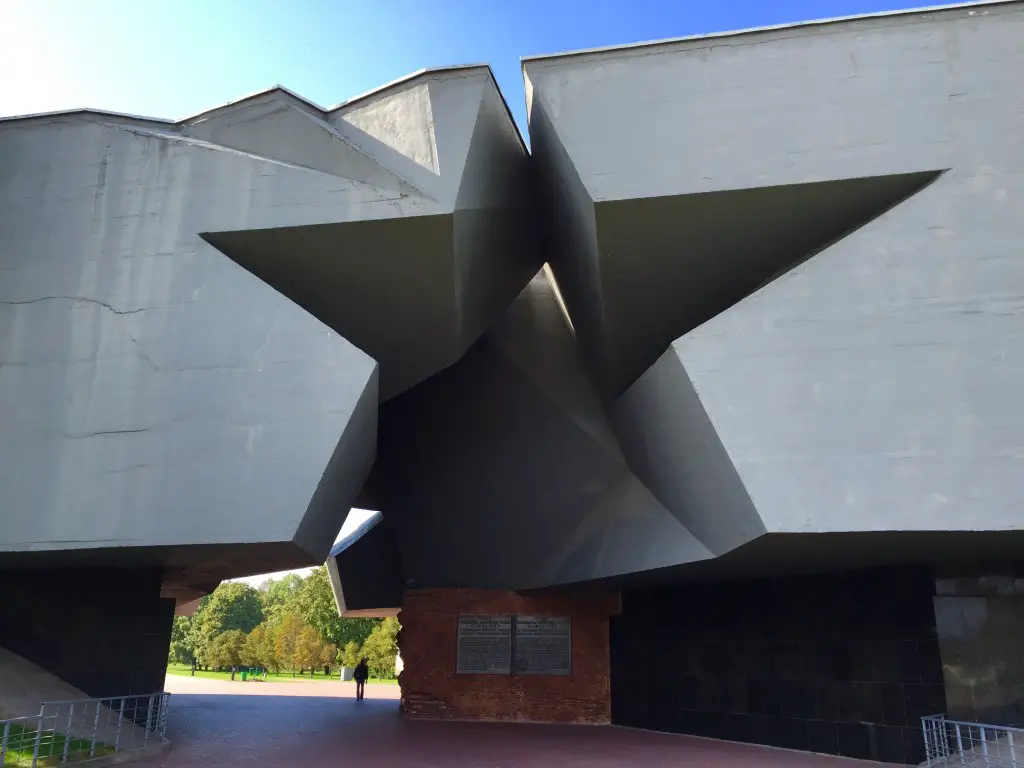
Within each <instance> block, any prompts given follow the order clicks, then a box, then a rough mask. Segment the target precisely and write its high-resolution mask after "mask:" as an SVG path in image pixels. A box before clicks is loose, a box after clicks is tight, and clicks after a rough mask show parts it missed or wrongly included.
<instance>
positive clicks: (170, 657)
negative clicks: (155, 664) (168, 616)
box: [167, 616, 195, 664]
mask: <svg viewBox="0 0 1024 768" xmlns="http://www.w3.org/2000/svg"><path fill="white" fill-rule="evenodd" d="M191 632H192V617H191V616H175V617H174V624H173V625H172V626H171V646H170V648H169V649H168V651H167V663H168V664H191V663H192V660H193V659H194V658H195V649H194V648H193V646H192V641H193V638H192V634H191Z"/></svg>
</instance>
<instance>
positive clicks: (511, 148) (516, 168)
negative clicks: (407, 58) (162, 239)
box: [184, 67, 543, 400]
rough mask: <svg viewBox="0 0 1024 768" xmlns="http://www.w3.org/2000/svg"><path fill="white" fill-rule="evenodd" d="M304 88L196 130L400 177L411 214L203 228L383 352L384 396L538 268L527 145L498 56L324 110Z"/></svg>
mask: <svg viewBox="0 0 1024 768" xmlns="http://www.w3.org/2000/svg"><path fill="white" fill-rule="evenodd" d="M271 96H272V97H273V98H271ZM294 101H295V100H294V99H293V98H292V97H290V96H288V95H287V94H276V95H274V94H271V95H269V96H265V97H259V98H258V99H256V100H251V101H247V102H246V103H245V104H244V105H232V106H229V107H225V108H223V109H222V110H216V111H214V112H213V113H208V114H207V115H205V116H203V117H202V118H201V119H198V120H197V121H195V122H193V123H190V124H189V125H187V126H186V127H185V129H184V130H186V132H188V133H189V134H190V135H193V134H195V135H204V136H206V135H208V136H212V137H216V138H217V140H218V141H222V142H227V141H230V142H232V146H237V147H239V148H244V149H246V150H248V151H260V152H274V156H275V157H281V158H282V159H284V158H287V160H288V161H289V162H298V163H301V164H303V165H305V166H308V167H314V168H320V169H325V170H330V171H331V172H334V173H345V174H348V175H350V176H353V177H354V178H358V179H360V180H361V181H364V182H365V183H369V184H374V185H376V186H377V187H379V188H381V189H385V188H386V189H389V190H395V191H397V192H399V194H400V195H401V196H402V197H403V199H407V200H410V201H412V200H416V201H418V202H417V203H416V206H417V210H416V212H415V215H411V216H410V215H408V214H407V213H406V212H395V215H393V216H390V217H387V218H378V217H373V216H368V217H362V219H363V220H358V219H359V218H360V217H355V218H348V219H339V220H337V222H336V223H333V224H331V225H329V226H322V227H310V226H298V227H278V228H275V229H273V230H270V229H268V228H266V227H255V228H254V227H247V228H245V229H244V230H241V231H225V230H221V231H215V232H207V233H206V234H205V235H204V237H205V238H206V240H207V241H208V242H210V243H212V244H213V245H215V246H216V247H217V248H218V249H220V250H221V251H222V252H224V253H225V254H227V255H228V256H230V257H231V258H232V259H234V260H235V261H237V262H238V263H239V264H241V265H242V266H244V267H245V268H246V269H248V270H249V271H251V272H252V273H253V274H255V275H257V276H258V277H260V278H262V279H263V280H264V281H266V282H267V283H269V284H270V285H272V286H274V287H275V288H277V289H278V290H280V291H281V292H282V293H284V294H285V295H286V296H288V297H289V298H291V299H292V300H294V301H295V302H296V303H297V304H299V305H300V306H302V307H304V308H305V309H307V310H308V311H310V312H311V313H312V314H314V315H315V316H316V317H318V318H320V319H321V320H323V321H324V322H325V323H326V324H327V325H328V326H330V327H331V328H333V329H334V330H335V331H337V332H338V333H339V334H341V335H342V336H344V337H345V338H346V339H348V340H349V341H351V342H352V343H354V344H355V345H356V346H357V347H359V348H360V349H362V350H363V351H365V352H367V353H368V354H369V355H371V356H372V357H373V358H374V359H375V360H377V361H378V363H379V364H380V371H381V373H380V375H381V386H380V392H381V399H382V400H387V399H389V398H391V397H393V396H394V395H396V394H398V393H400V392H403V391H405V390H406V389H408V388H409V387H411V386H413V385H415V384H416V383H418V382H420V381H422V380H424V379H426V378H428V377H430V376H431V375H433V374H435V373H437V371H439V370H441V369H442V368H445V367H446V366H448V365H451V364H452V363H454V362H455V361H456V360H458V359H459V357H461V355H462V354H464V353H465V351H466V350H467V349H468V348H469V346H470V345H471V344H472V343H473V342H474V341H475V340H476V339H477V338H478V337H479V336H480V335H481V334H482V333H483V332H484V331H485V330H486V329H487V327H488V326H489V325H490V324H491V323H492V322H493V321H494V320H495V319H496V318H497V317H498V316H499V315H500V314H501V312H502V311H503V310H504V308H505V307H506V306H507V305H508V303H509V302H510V301H511V300H512V299H513V298H514V297H515V296H516V294H517V293H518V292H519V291H520V290H521V289H522V287H523V286H524V285H525V284H526V283H527V282H528V281H529V279H530V277H531V276H532V275H533V274H534V273H535V272H536V271H537V269H539V268H540V265H541V263H542V261H543V259H542V256H541V253H540V251H539V250H538V248H537V247H536V242H535V239H534V236H533V234H534V233H533V227H532V216H531V213H532V209H531V207H530V199H529V190H528V183H529V178H528V165H527V158H526V152H525V149H524V146H523V144H522V142H521V140H520V137H519V135H518V133H517V131H516V128H515V125H514V123H513V122H512V120H511V118H510V116H509V114H508V111H507V108H506V107H505V105H504V102H503V101H502V97H501V94H500V92H499V91H498V89H497V86H496V85H495V83H494V80H493V77H492V76H491V74H490V71H489V70H488V68H487V67H468V68H460V69H458V70H455V71H442V72H434V73H426V74H423V75H420V76H417V77H414V78H413V79H412V80H410V81H409V82H408V83H405V84H401V85H399V86H397V87H396V88H395V89H392V88H388V89H385V90H384V91H381V92H380V93H376V94H371V95H370V96H367V97H365V98H361V99H358V100H356V101H355V102H354V103H352V104H350V105H345V106H342V107H339V108H337V109H335V110H330V111H328V112H325V113H322V114H320V115H319V116H318V115H317V114H315V111H311V108H310V107H308V106H306V107H305V108H303V106H302V105H301V104H295V103H293V102H294ZM378 102H380V103H379V104H378ZM363 129H365V131H364V130H363ZM427 147H429V148H430V153H429V154H430V160H429V162H428V159H427V156H426V154H425V153H426V148H427ZM403 153H408V154H403ZM426 166H429V167H426ZM349 169H351V170H349Z"/></svg>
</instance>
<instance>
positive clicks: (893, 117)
mask: <svg viewBox="0 0 1024 768" xmlns="http://www.w3.org/2000/svg"><path fill="white" fill-rule="evenodd" d="M1021 61H1024V4H1021V3H1006V4H993V5H987V6H978V7H974V8H961V9H950V10H945V11H935V12H927V13H911V14H906V15H901V16H890V17H882V18H865V19H858V20H850V21H841V22H837V23H834V24H825V25H821V26H813V27H795V28H790V29H782V30H774V31H763V32H753V33H750V34H742V35H734V36H721V37H715V38H710V39H694V40H688V41H682V42H675V43H666V44H662V45H652V46H645V47H639V48H633V49H624V50H610V51H602V52H594V53H585V54H581V55H578V56H575V55H573V56H564V57H552V58H547V59H540V60H530V61H527V62H526V63H525V72H526V76H527V78H528V93H529V97H530V107H531V134H532V136H533V146H534V150H535V153H536V157H537V160H538V163H539V164H540V166H541V168H542V170H543V172H544V174H545V175H546V177H547V178H548V179H549V183H548V185H547V188H548V194H550V195H553V196H554V197H555V199H556V200H557V201H558V204H559V205H560V206H562V209H563V211H566V212H568V214H569V215H563V216H562V217H561V219H560V220H561V221H565V222H567V223H566V225H565V226H563V227H561V228H560V229H557V228H556V232H555V237H557V238H560V239H559V240H558V241H557V242H559V243H562V242H567V243H571V244H573V246H574V248H573V249H568V250H561V251H559V252H558V253H559V258H560V259H561V261H559V260H557V259H556V261H555V264H554V270H555V274H556V276H557V277H558V279H559V281H560V285H561V286H562V287H563V288H564V293H565V296H566V301H567V304H568V306H569V311H570V313H571V315H572V317H573V321H574V323H575V324H576V327H577V329H578V332H579V337H580V341H581V343H584V342H585V340H586V337H587V335H588V334H589V336H590V339H591V342H590V343H591V346H592V347H594V348H598V349H604V348H603V347H602V346H601V345H602V344H604V343H605V339H607V337H608V327H609V326H610V325H611V324H612V323H613V322H614V323H619V324H620V325H622V324H623V323H632V324H633V325H635V323H636V322H638V321H636V320H634V319H632V318H629V317H627V318H625V319H621V318H618V317H617V316H616V315H615V312H616V310H617V308H619V307H621V306H640V304H642V301H641V299H638V297H637V295H633V294H631V293H629V292H630V291H631V290H633V288H634V287H636V286H640V287H645V286H646V287H647V288H645V289H649V287H650V286H651V284H652V282H653V281H654V280H656V279H658V278H661V277H662V276H663V275H664V274H665V273H664V272H659V271H658V270H655V271H654V272H652V273H650V274H647V273H645V272H644V271H643V270H644V269H646V268H649V267H650V265H651V264H653V263H656V262H655V261H654V259H655V258H658V259H660V260H661V263H666V262H667V260H668V259H669V258H670V257H671V258H675V259H677V260H678V266H677V268H676V269H675V272H674V273H673V274H676V275H678V277H679V279H678V280H677V281H675V282H672V281H667V282H669V283H670V284H669V285H668V286H662V287H661V289H660V290H662V291H663V292H664V293H662V294H659V295H658V296H655V297H654V298H655V301H656V302H657V301H661V300H662V297H664V296H671V295H672V291H675V292H676V293H675V294H674V295H675V296H676V297H677V298H678V301H679V302H681V303H685V302H687V301H689V300H690V298H689V297H691V296H696V295H697V294H698V293H699V292H700V291H701V290H702V288H703V287H704V279H705V276H706V275H707V274H709V270H711V269H712V268H717V266H716V265H715V264H714V263H713V262H711V261H708V262H701V261H699V260H697V261H694V260H693V256H694V254H695V253H697V254H700V253H702V252H703V253H706V254H709V255H710V256H714V255H715V254H716V247H717V246H718V245H721V244H725V243H728V242H730V238H731V237H732V235H731V231H733V230H740V231H742V230H744V228H749V227H750V226H752V224H751V220H750V217H749V216H745V217H744V218H735V219H734V218H730V217H729V216H728V215H727V213H728V212H727V211H725V210H724V209H723V211H722V213H721V215H722V218H721V219H720V220H719V221H717V222H711V223H712V224H713V225H715V226H717V227H718V228H719V233H718V234H717V235H715V236H714V237H709V236H707V235H701V236H702V237H705V242H701V241H700V240H699V239H698V240H696V241H694V240H692V239H690V240H688V239H687V238H686V237H685V235H686V232H685V228H683V229H680V228H679V226H678V222H675V221H672V220H670V218H669V217H666V218H663V219H662V220H660V221H659V220H657V219H656V218H652V217H648V216H634V217H628V216H620V217H618V220H617V221H616V222H615V223H614V229H608V228H607V227H606V225H609V224H611V223H612V220H611V218H610V217H609V214H611V213H612V212H615V211H617V210H618V207H620V206H622V205H636V206H640V208H642V209H643V211H641V212H644V211H650V210H653V207H655V206H657V205H669V204H670V202H669V201H675V202H676V203H678V201H681V200H682V199H683V198H684V196H696V197H697V198H702V197H703V198H708V197H710V196H712V195H718V194H726V195H738V194H740V193H743V192H746V191H751V190H765V189H766V188H768V187H769V186H772V187H775V185H790V184H801V185H804V184H810V183H824V184H831V183H835V182H834V180H844V179H865V180H867V179H883V180H884V179H891V178H894V177H895V176H894V175H895V174H919V173H920V174H935V173H936V172H941V174H940V175H939V176H938V177H937V178H935V179H934V181H932V182H931V183H930V184H925V185H923V186H920V187H918V188H917V190H916V191H915V190H913V189H911V190H908V193H909V194H910V196H909V197H908V198H906V199H904V200H903V201H902V202H900V200H899V199H898V197H897V198H895V199H890V201H889V203H890V204H893V203H898V205H895V207H892V208H891V209H888V210H886V205H881V206H880V207H879V208H878V209H877V210H876V211H875V213H874V214H872V216H873V218H872V217H868V220H867V221H863V222H860V224H861V225H862V226H860V228H858V229H856V230H855V231H852V232H848V233H846V234H845V236H842V237H839V239H838V240H836V241H834V242H832V243H831V244H830V243H828V242H822V243H820V246H821V247H819V248H812V249H811V250H809V251H808V250H807V249H806V248H805V249H804V251H803V252H802V253H801V252H800V249H794V252H793V254H792V256H793V258H792V259H791V260H790V262H789V263H788V264H787V263H779V270H778V273H777V274H775V275H768V276H766V277H767V278H768V279H766V280H765V283H764V284H763V286H762V287H760V288H759V289H758V290H756V291H754V292H753V293H752V295H749V296H747V297H746V298H743V296H744V295H746V294H747V293H750V290H752V289H753V288H756V287H757V286H751V289H748V290H747V291H746V292H744V293H742V294H740V295H738V296H734V297H733V305H732V306H731V307H715V308H713V311H712V312H711V313H710V314H708V315H707V316H706V317H704V318H701V320H702V322H701V323H699V324H697V326H696V327H693V326H692V325H691V327H689V328H683V329H680V330H681V332H685V335H682V336H681V338H678V339H677V340H676V341H675V342H674V343H672V345H671V348H670V349H668V350H667V351H666V350H664V349H662V350H661V351H660V352H658V351H657V350H655V349H651V350H649V352H648V354H653V353H655V352H657V354H658V355H661V354H664V357H663V358H662V362H659V363H658V364H657V365H655V366H654V367H652V368H651V369H650V370H649V371H648V372H647V373H646V374H644V375H643V376H641V377H640V379H639V381H637V382H635V383H632V388H628V389H627V390H626V394H625V395H624V396H623V397H622V398H621V399H619V400H618V403H617V405H616V406H615V411H616V415H617V417H618V418H617V427H618V433H619V435H620V437H621V438H622V444H623V448H624V449H625V451H626V455H627V458H628V459H629V461H630V463H631V465H632V466H633V467H634V468H635V469H636V471H637V473H638V475H640V476H641V477H643V478H645V479H647V480H648V482H649V483H650V487H651V489H652V490H653V491H654V492H655V494H656V495H657V496H658V497H659V498H660V499H661V501H662V502H664V503H665V504H666V505H667V506H669V507H670V508H672V509H673V511H674V512H675V513H676V514H677V515H679V516H680V517H681V519H683V520H685V521H687V523H688V525H689V527H690V529H691V530H692V531H694V532H695V533H697V535H698V536H699V537H700V538H701V539H702V541H704V543H706V544H708V545H709V546H710V547H711V548H712V549H716V550H718V549H720V548H721V547H725V548H728V547H731V546H735V544H737V543H742V541H743V540H745V539H746V538H749V537H750V536H752V535H756V533H757V528H758V525H757V522H756V521H753V520H752V519H751V517H750V515H749V509H748V511H747V512H746V513H744V514H743V516H742V519H743V520H744V521H748V522H749V523H750V524H752V525H753V527H752V528H751V527H749V525H748V522H742V523H740V522H737V519H736V513H735V512H728V510H729V509H738V507H736V506H735V505H734V504H732V503H730V502H729V499H730V498H731V496H730V494H732V493H735V494H736V498H739V499H740V500H741V501H742V496H743V492H744V491H745V493H746V494H747V495H749V499H750V501H751V502H752V506H753V508H755V509H756V512H757V516H758V517H759V518H760V524H761V525H763V527H764V528H765V530H766V531H767V532H769V533H776V532H778V533H783V532H788V533H817V534H820V533H827V532H865V533H866V532H871V531H907V532H915V531H918V532H929V531H936V532H938V531H1005V530H1007V529H1017V528H1020V527H1021V525H1022V523H1021V521H1022V511H1024V507H1022V506H1021V504H1022V502H1021V499H1024V451H1022V448H1021V447H1022V446H1024V411H1022V410H1021V409H1020V408H1019V407H1018V406H1017V401H1018V400H1019V397H1018V395H1017V393H1018V392H1019V391H1021V390H1022V389H1024V363H1022V360H1024V336H1022V335H1021V333H1020V328H1021V325H1022V320H1024V299H1022V296H1024V260H1022V259H1021V258H1020V254H1019V248H1018V247H1017V246H1016V243H1018V242H1019V241H1020V240H1021V238H1022V236H1024V230H1022V225H1021V218H1020V215H1019V211H1020V210H1021V209H1022V206H1024V151H1022V148H1021V145H1020V142H1019V141H1017V140H1016V139H1015V138H1014V137H1016V136H1019V135H1020V134H1021V131H1022V129H1024V109H1022V101H1021V90H1020V88H1019V78H1018V77H1017V75H1016V73H1017V72H1019V71H1020V62H1021ZM609 103H614V104H615V105H616V108H615V109H613V110H608V109H607V105H608V104H609ZM598 115H600V117H598ZM567 190H568V191H567ZM879 201H880V202H884V201H882V200H881V198H879ZM673 204H674V203H673ZM790 214H791V215H792V216H794V217H795V218H794V221H796V222H797V223H799V222H800V221H801V217H806V218H805V221H804V224H805V225H806V226H812V225H815V224H816V223H817V222H818V221H819V218H820V217H819V216H817V215H815V214H814V209H813V206H801V207H800V208H798V209H795V210H792V211H791V212H790ZM631 218H632V220H633V221H634V222H635V226H636V227H637V229H636V231H635V232H632V231H631V230H630V220H631ZM586 222H592V223H591V224H586ZM706 223H707V222H705V224H706ZM755 225H756V222H755ZM673 227H675V229H673ZM652 230H653V231H652ZM712 230H713V227H712ZM708 231H709V228H708V227H707V226H703V227H696V228H693V227H691V233H694V234H698V235H700V233H702V232H703V233H707V232H708ZM669 232H675V233H676V242H677V243H678V245H677V246H676V247H675V248H674V249H672V246H671V242H672V241H671V239H670V238H668V237H666V235H667V233H669ZM631 234H633V235H635V237H633V239H632V241H631V238H630V235H631ZM837 234H842V233H837ZM587 238H589V240H588V239H587ZM716 238H717V240H716ZM767 238H768V235H766V241H768V239H767ZM631 242H632V243H634V244H635V245H636V247H638V248H639V250H637V251H635V252H634V251H632V250H631ZM644 243H649V244H651V247H650V249H647V250H644V249H643V248H642V247H641V246H643V244H644ZM665 249H671V250H669V252H665ZM659 250H660V251H661V252H660V253H659ZM787 270H791V271H787ZM632 271H635V274H633V272H632ZM612 275H614V276H616V277H615V279H614V280H612V279H611V277H610V276H612ZM772 278H774V279H772ZM641 298H642V295H641ZM624 302H626V303H624ZM629 302H632V304H630V303H629ZM642 320H643V321H644V322H647V321H648V320H649V318H642ZM633 325H630V326H629V327H630V328H632V327H633ZM655 330H657V331H658V332H660V333H664V332H665V331H666V330H667V329H664V328H659V329H655ZM594 339H597V341H593V340H594ZM637 343H639V344H642V343H643V339H637ZM652 362H653V361H652ZM667 368H672V369H673V370H674V371H675V372H676V374H679V375H683V376H685V377H686V378H687V379H688V381H686V382H683V383H681V384H680V385H679V386H678V387H677V389H676V394H675V395H673V394H672V392H671V390H670V389H665V387H663V386H661V385H660V384H659V383H658V382H659V381H664V380H665V376H667V375H668V374H667V373H666V371H667ZM598 370H599V372H600V368H598ZM614 372H615V373H622V371H621V370H616V371H614ZM623 381H625V382H626V383H627V384H630V383H631V382H630V381H629V380H628V377H627V378H626V379H623ZM691 388H692V392H691ZM611 391H613V392H614V391H615V388H614V387H613V388H612V390H611ZM694 394H695V395H696V400H694ZM694 406H700V407H699V408H698V407H694ZM700 410H703V411H704V414H702V413H700V412H699V411H700ZM705 414H706V415H705ZM701 423H704V424H705V425H707V424H710V426H711V428H712V431H713V433H714V434H713V435H711V437H712V438H713V439H710V440H709V441H707V442H701V441H699V440H698V439H697V437H696V435H697V431H696V430H697V429H698V428H699V426H700V424H701ZM705 431H707V430H705ZM710 434H711V433H710V432H709V435H710ZM719 445H720V446H721V448H719V447H718V446H719ZM644 451H647V453H645V452H644ZM729 464H731V465H732V466H731V467H730V466H729ZM701 466H705V467H709V468H710V469H711V472H712V474H711V475H710V476H709V475H707V474H705V473H704V472H703V471H701V470H699V469H698V467H701ZM729 475H734V476H735V477H737V478H738V480H739V483H740V485H737V484H736V483H735V482H734V481H731V480H730V481H729V483H728V484H727V485H728V486H729V487H731V488H732V489H733V490H732V491H729V492H726V491H725V490H723V489H722V488H721V487H718V488H715V487H711V486H712V485H713V484H712V483H711V479H712V478H713V477H719V478H725V477H726V476H729ZM716 497H717V498H718V499H719V502H720V503H719V504H715V503H714V499H715V498H716ZM743 506H744V504H742V503H740V507H743ZM723 513H726V514H725V515H724V517H723ZM744 531H746V533H744ZM908 536H909V534H908ZM730 537H732V538H730ZM854 541H859V542H865V543H866V542H868V541H869V539H866V538H865V539H856V540H854V539H851V540H850V542H851V546H853V543H854ZM904 541H905V543H907V544H908V546H909V545H910V544H911V542H910V539H909V538H908V539H905V540H904ZM979 541H981V540H980V539H979ZM984 541H988V540H987V539H986V540H984ZM928 542H938V539H926V538H921V537H917V538H915V539H914V540H913V552H914V556H915V557H918V558H921V557H924V558H926V559H927V558H929V557H930V556H931V555H929V551H930V550H929V546H930V545H929V544H928ZM908 551H909V550H908ZM932 551H933V552H935V553H937V552H938V550H937V549H936V550H932ZM943 551H944V552H946V553H947V554H948V548H947V547H945V545H943ZM863 554H864V555H865V556H868V555H870V554H871V553H870V552H868V550H866V549H865V550H864V553H863Z"/></svg>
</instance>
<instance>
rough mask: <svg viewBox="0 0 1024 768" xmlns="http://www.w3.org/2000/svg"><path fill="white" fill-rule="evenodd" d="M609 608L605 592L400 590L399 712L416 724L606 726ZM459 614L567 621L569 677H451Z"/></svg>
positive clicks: (612, 607) (613, 601) (612, 605)
mask: <svg viewBox="0 0 1024 768" xmlns="http://www.w3.org/2000/svg"><path fill="white" fill-rule="evenodd" d="M617 608H618V598H617V596H616V595H614V594H611V593H605V592H600V593H598V592H586V593H580V592H558V593H555V592H545V593H543V594H537V593H532V594H529V595H524V594H519V593H516V592H499V591H487V590H475V589H419V590H406V593H405V598H404V600H403V603H402V612H401V613H400V614H399V620H400V621H401V622H402V632H401V634H400V635H399V647H400V649H401V654H402V661H403V663H404V664H405V669H404V671H403V672H402V675H401V684H402V711H403V712H404V713H405V714H406V716H408V717H410V718H419V719H438V718H450V719H457V720H516V721H522V722H544V723H594V724H601V723H609V722H611V683H610V662H609V649H608V619H609V616H610V615H612V614H613V613H615V612H616V611H617ZM460 613H461V614H516V615H541V616H569V617H570V618H571V619H572V675H571V676H569V677H554V676H551V677H549V676H543V675H526V676H516V675H457V674H455V662H456V646H457V642H458V617H459V614H460Z"/></svg>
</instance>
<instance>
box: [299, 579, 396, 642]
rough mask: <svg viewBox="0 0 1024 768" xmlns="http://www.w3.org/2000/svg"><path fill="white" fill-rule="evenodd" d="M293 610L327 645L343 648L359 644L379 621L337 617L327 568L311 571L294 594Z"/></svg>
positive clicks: (336, 607)
mask: <svg viewBox="0 0 1024 768" xmlns="http://www.w3.org/2000/svg"><path fill="white" fill-rule="evenodd" d="M294 610H295V611H296V612H297V613H298V614H299V615H300V616H301V617H302V618H303V620H305V622H306V623H307V624H309V625H310V626H311V627H313V628H314V629H315V630H316V631H317V632H319V633H320V635H321V637H323V638H324V640H326V641H327V642H329V643H332V644H333V645H336V646H337V647H339V648H343V647H344V646H346V645H347V644H348V643H349V642H351V641H355V642H357V643H359V644H360V645H362V644H363V643H364V642H366V638H368V637H369V636H370V633H371V632H372V631H373V628H374V627H375V626H377V625H378V624H379V623H380V619H348V618H342V617H341V616H339V615H338V606H337V604H336V603H335V602H334V593H333V592H332V591H331V581H330V577H329V576H328V575H327V568H326V567H325V566H322V565H321V566H320V567H319V568H314V569H313V570H312V572H311V573H310V574H309V576H307V577H306V578H305V579H303V580H302V585H301V586H300V587H299V589H298V591H297V592H296V594H295V602H294Z"/></svg>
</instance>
